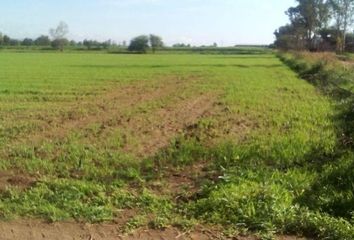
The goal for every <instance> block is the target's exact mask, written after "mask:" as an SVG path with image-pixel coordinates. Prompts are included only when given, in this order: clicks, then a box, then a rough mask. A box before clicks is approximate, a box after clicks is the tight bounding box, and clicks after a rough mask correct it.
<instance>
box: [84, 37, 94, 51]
mask: <svg viewBox="0 0 354 240" xmlns="http://www.w3.org/2000/svg"><path fill="white" fill-rule="evenodd" d="M82 43H83V45H84V46H85V47H86V48H87V49H88V50H90V49H91V47H92V41H91V40H87V39H85V40H84V41H83V42H82Z"/></svg>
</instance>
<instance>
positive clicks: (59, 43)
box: [51, 38, 69, 51]
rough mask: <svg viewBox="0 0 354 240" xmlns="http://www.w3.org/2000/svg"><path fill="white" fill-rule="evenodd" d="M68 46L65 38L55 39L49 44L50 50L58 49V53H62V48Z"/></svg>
mask: <svg viewBox="0 0 354 240" xmlns="http://www.w3.org/2000/svg"><path fill="white" fill-rule="evenodd" d="M68 44H69V41H68V39H66V38H60V39H55V40H53V41H52V42H51V46H52V48H54V49H59V50H60V51H64V47H65V46H66V45H68Z"/></svg>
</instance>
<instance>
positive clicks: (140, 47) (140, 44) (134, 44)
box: [128, 35, 149, 53]
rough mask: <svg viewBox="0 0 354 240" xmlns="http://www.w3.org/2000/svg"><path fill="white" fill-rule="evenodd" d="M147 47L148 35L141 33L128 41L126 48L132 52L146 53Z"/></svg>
mask: <svg viewBox="0 0 354 240" xmlns="http://www.w3.org/2000/svg"><path fill="white" fill-rule="evenodd" d="M148 49H149V37H148V36H146V35H141V36H138V37H135V38H133V39H132V40H131V41H130V44H129V47H128V50H129V51H132V52H139V53H146V52H147V50H148Z"/></svg>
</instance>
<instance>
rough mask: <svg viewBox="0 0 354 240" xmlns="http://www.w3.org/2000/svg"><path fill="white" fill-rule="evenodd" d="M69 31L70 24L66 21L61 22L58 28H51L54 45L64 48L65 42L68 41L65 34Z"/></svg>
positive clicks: (61, 49)
mask: <svg viewBox="0 0 354 240" xmlns="http://www.w3.org/2000/svg"><path fill="white" fill-rule="evenodd" d="M68 33H69V26H68V24H66V23H65V22H60V23H59V25H58V26H57V27H56V28H52V29H50V30H49V34H50V36H51V37H52V38H53V42H52V43H53V44H52V45H53V47H54V48H57V49H60V51H63V50H64V46H65V44H66V43H67V42H68V41H67V39H66V38H65V36H66V35H67V34H68Z"/></svg>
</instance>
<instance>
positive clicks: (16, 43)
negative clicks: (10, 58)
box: [9, 39, 20, 46]
mask: <svg viewBox="0 0 354 240" xmlns="http://www.w3.org/2000/svg"><path fill="white" fill-rule="evenodd" d="M9 45H10V46H18V45H20V41H19V40H17V39H10V41H9Z"/></svg>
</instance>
